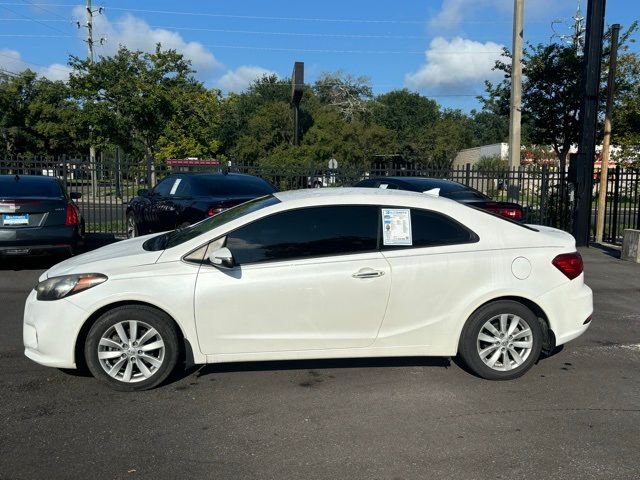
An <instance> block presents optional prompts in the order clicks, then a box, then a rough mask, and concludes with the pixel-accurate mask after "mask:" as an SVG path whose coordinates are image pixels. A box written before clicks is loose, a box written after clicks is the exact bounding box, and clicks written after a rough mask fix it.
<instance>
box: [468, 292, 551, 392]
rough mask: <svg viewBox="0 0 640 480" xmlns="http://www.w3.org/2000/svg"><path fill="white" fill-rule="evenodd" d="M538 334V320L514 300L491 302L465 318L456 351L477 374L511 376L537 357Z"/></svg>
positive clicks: (538, 351)
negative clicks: (465, 322)
mask: <svg viewBox="0 0 640 480" xmlns="http://www.w3.org/2000/svg"><path fill="white" fill-rule="evenodd" d="M542 336H543V332H542V327H541V325H540V322H539V320H538V318H537V316H536V315H535V314H534V313H533V312H532V311H531V310H530V309H528V308H527V307H525V306H524V305H522V304H521V303H518V302H514V301H497V302H492V303H489V304H487V305H485V306H483V307H481V308H479V309H478V310H476V312H474V314H473V315H471V317H470V318H469V320H468V321H467V324H466V325H465V328H464V331H463V332H462V337H461V338H460V348H459V353H460V356H461V357H462V359H463V360H464V362H465V364H466V365H467V366H468V367H469V368H470V369H471V370H472V371H473V372H474V373H476V374H477V375H479V376H480V377H482V378H486V379H489V380H511V379H514V378H518V377H520V376H521V375H523V374H524V373H525V372H526V371H527V370H529V369H530V368H531V367H532V366H533V364H534V363H535V362H536V361H537V360H538V357H539V356H540V351H541V350H542V341H543V338H542Z"/></svg>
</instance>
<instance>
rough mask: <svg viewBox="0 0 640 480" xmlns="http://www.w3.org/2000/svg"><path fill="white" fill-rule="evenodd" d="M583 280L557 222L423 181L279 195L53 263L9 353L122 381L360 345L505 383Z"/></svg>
mask: <svg viewBox="0 0 640 480" xmlns="http://www.w3.org/2000/svg"><path fill="white" fill-rule="evenodd" d="M583 280H584V276H583V272H582V259H581V258H580V255H579V254H578V253H577V252H576V249H575V242H574V239H573V237H572V236H571V235H569V234H568V233H565V232H562V231H560V230H556V229H553V228H548V227H542V226H527V225H522V224H518V223H515V222H512V221H509V220H506V219H503V218H501V217H497V216H495V215H493V214H491V213H488V212H485V211H482V210H477V209H474V208H472V207H468V206H466V205H463V204H460V203H457V202H454V201H452V200H448V199H445V198H440V197H438V196H437V194H434V193H433V192H431V193H424V194H421V193H413V192H404V191H397V190H395V191H390V190H379V189H378V190H374V189H364V188H344V189H340V188H335V189H322V190H300V191H292V192H282V193H276V194H273V195H269V196H266V197H261V198H257V199H255V200H251V201H249V202H247V203H244V204H242V205H239V206H236V207H234V208H231V209H229V210H226V211H224V212H222V213H220V214H218V215H216V216H214V217H211V218H208V219H207V220H204V221H202V222H200V223H197V224H195V225H192V226H190V227H187V228H184V229H179V230H176V231H173V232H166V233H161V234H154V235H147V236H144V237H139V238H134V239H131V240H126V241H122V242H119V243H116V244H113V245H109V246H106V247H104V248H101V249H99V250H95V251H93V252H90V253H86V254H83V255H80V256H77V257H74V258H71V259H69V260H66V261H64V262H62V263H59V264H57V265H55V266H54V267H52V268H51V269H49V270H48V271H47V272H45V273H44V274H43V275H42V276H41V277H40V280H39V283H38V285H37V286H36V287H35V289H34V290H33V291H32V292H31V294H30V295H29V297H28V299H27V301H26V305H25V312H24V345H25V354H26V356H27V357H29V358H30V359H32V360H34V361H36V362H38V363H40V364H42V365H47V366H51V367H58V368H71V369H73V368H82V367H85V366H86V367H88V369H89V370H90V371H91V373H92V374H93V375H94V376H95V377H96V378H97V379H98V380H100V381H102V382H104V383H106V384H108V385H110V386H111V387H113V388H115V389H118V390H126V391H131V390H144V389H148V388H152V387H154V386H156V385H158V384H160V383H161V382H163V381H164V380H165V379H166V378H167V376H168V375H169V374H170V373H171V371H172V370H174V368H175V367H176V365H178V364H179V363H180V364H183V365H184V364H185V363H187V364H191V363H196V364H202V363H216V362H234V361H249V360H287V359H317V358H346V357H349V358H353V357H377V356H379V357H391V356H417V355H422V356H454V355H459V356H460V357H461V359H462V360H463V361H464V362H465V363H466V365H467V366H468V367H469V368H470V369H471V370H472V371H473V372H475V373H476V374H477V375H479V376H481V377H484V378H487V379H494V380H506V379H512V378H516V377H518V376H520V375H522V374H523V373H525V372H526V371H527V370H528V369H529V368H531V367H532V365H533V364H534V363H536V361H537V360H538V357H539V356H540V353H541V351H550V350H551V349H553V348H554V347H555V346H557V345H561V344H564V343H565V342H568V341H569V340H572V339H574V338H576V337H578V336H579V335H580V334H582V333H583V332H584V331H585V330H586V329H587V328H588V326H589V322H590V320H591V314H592V310H593V303H592V293H591V289H589V287H587V286H586V285H585V284H584V281H583Z"/></svg>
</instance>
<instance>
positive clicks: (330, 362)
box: [164, 357, 451, 385]
mask: <svg viewBox="0 0 640 480" xmlns="http://www.w3.org/2000/svg"><path fill="white" fill-rule="evenodd" d="M450 366H451V360H450V359H449V358H447V357H375V358H339V359H319V360H277V361H261V362H258V361H256V362H230V363H213V364H207V365H194V366H192V367H190V368H188V369H186V370H182V369H176V371H175V372H174V373H173V375H171V376H170V377H169V379H167V381H165V382H164V384H165V385H169V384H172V383H175V382H178V381H180V380H183V379H184V378H186V377H189V376H192V375H195V376H196V377H197V378H200V377H204V376H206V375H213V374H217V373H229V372H264V371H278V370H322V369H347V368H394V367H395V368H398V367H441V368H448V367H450Z"/></svg>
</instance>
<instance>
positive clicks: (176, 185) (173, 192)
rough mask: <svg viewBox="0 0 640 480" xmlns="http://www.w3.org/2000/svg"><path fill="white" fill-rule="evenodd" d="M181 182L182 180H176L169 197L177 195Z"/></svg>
mask: <svg viewBox="0 0 640 480" xmlns="http://www.w3.org/2000/svg"><path fill="white" fill-rule="evenodd" d="M181 181H182V179H181V178H176V181H175V182H174V184H173V187H171V191H170V192H169V195H175V194H176V190H178V185H180V182H181Z"/></svg>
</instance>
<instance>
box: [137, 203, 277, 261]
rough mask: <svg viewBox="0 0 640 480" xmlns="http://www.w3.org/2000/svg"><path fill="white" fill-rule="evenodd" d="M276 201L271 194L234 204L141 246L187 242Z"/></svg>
mask: <svg viewBox="0 0 640 480" xmlns="http://www.w3.org/2000/svg"><path fill="white" fill-rule="evenodd" d="M276 203H280V200H278V199H277V198H276V197H274V196H273V195H269V196H266V197H260V198H254V199H253V200H249V201H248V202H244V203H241V204H240V205H236V206H235V207H232V208H230V209H228V210H225V211H223V212H221V213H219V214H217V215H216V216H214V217H209V218H207V219H205V220H203V221H201V222H198V223H195V224H193V225H191V226H189V227H186V228H182V229H179V230H174V231H173V232H168V233H164V234H162V235H158V236H156V237H153V238H151V239H149V240H147V241H146V242H145V243H144V244H143V245H142V247H143V248H144V249H145V250H149V251H156V250H164V249H165V248H171V247H175V246H176V245H180V244H181V243H184V242H188V241H189V240H191V239H193V238H196V237H197V236H198V235H202V234H203V233H206V232H208V231H210V230H213V229H214V228H218V227H220V226H222V225H224V224H225V223H229V222H231V221H232V220H235V219H236V218H240V217H241V216H243V215H247V214H248V213H251V212H255V211H256V210H260V209H262V208H265V207H268V206H269V205H275V204H276Z"/></svg>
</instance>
